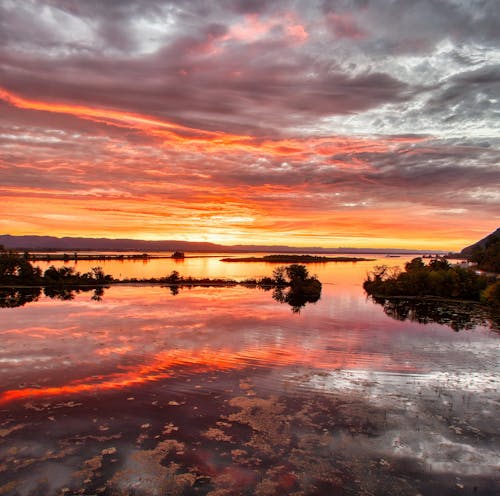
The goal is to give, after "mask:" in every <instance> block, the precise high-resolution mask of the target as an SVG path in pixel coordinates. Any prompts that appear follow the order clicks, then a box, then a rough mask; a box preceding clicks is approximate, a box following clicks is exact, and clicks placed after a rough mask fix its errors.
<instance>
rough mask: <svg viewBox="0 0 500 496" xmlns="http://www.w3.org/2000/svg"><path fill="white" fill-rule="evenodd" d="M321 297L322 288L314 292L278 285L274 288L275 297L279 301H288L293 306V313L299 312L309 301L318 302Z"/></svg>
mask: <svg viewBox="0 0 500 496" xmlns="http://www.w3.org/2000/svg"><path fill="white" fill-rule="evenodd" d="M320 298H321V290H320V291H319V292H318V291H317V292H313V293H307V292H304V291H300V290H297V289H295V288H293V287H291V288H281V287H277V288H274V290H273V299H274V300H276V301H277V302H278V303H288V304H289V305H290V306H291V307H292V312H293V313H299V312H300V310H301V308H303V307H305V306H306V304H307V303H316V302H317V301H319V299H320Z"/></svg>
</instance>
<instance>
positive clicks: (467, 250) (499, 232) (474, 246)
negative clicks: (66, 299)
mask: <svg viewBox="0 0 500 496" xmlns="http://www.w3.org/2000/svg"><path fill="white" fill-rule="evenodd" d="M495 237H496V238H499V239H500V227H499V228H497V230H496V231H494V232H492V233H490V234H488V236H485V237H484V238H483V239H480V240H479V241H476V242H475V243H474V244H472V245H470V246H466V247H465V248H464V249H463V250H462V251H461V252H460V255H463V256H464V257H468V256H470V255H471V254H472V253H473V252H474V251H475V250H476V249H478V248H480V249H484V248H486V245H487V244H488V243H489V242H490V241H492V240H493V239H494V238H495ZM0 242H1V241H0Z"/></svg>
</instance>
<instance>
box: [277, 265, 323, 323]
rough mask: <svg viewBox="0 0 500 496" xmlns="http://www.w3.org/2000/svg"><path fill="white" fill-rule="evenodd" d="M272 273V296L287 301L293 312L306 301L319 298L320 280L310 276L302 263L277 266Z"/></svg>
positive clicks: (313, 301) (297, 310) (310, 301)
mask: <svg viewBox="0 0 500 496" xmlns="http://www.w3.org/2000/svg"><path fill="white" fill-rule="evenodd" d="M273 275H274V279H273V280H272V282H273V287H274V291H273V298H274V299H275V300H276V301H278V302H279V303H288V304H289V305H290V306H291V307H292V312H294V313H298V312H300V309H301V308H302V307H303V306H305V305H306V303H315V302H317V301H318V300H319V299H320V298H321V282H320V281H319V280H318V279H317V278H316V277H310V276H309V273H308V271H307V268H306V267H305V266H304V265H299V264H292V265H289V266H288V267H277V268H276V269H275V270H274V272H273ZM285 275H286V277H285ZM287 278H288V279H287Z"/></svg>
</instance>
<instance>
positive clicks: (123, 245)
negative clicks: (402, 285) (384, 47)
mask: <svg viewBox="0 0 500 496" xmlns="http://www.w3.org/2000/svg"><path fill="white" fill-rule="evenodd" d="M0 245H3V247H4V248H6V249H9V250H21V251H24V250H29V251H136V252H159V251H162V252H163V251H167V252H168V251H184V252H205V253H217V252H218V253H220V252H223V253H249V252H267V253H269V252H271V253H278V252H279V253H391V254H400V255H404V254H413V253H415V254H424V253H429V250H406V249H399V248H394V249H392V248H344V247H339V248H321V247H302V248H296V247H292V246H286V245H231V246H227V245H220V244H216V243H208V242H194V241H180V240H162V241H147V240H140V239H111V238H78V237H64V238H57V237H55V236H11V235H9V234H3V235H0ZM432 253H445V252H442V251H434V250H433V251H432Z"/></svg>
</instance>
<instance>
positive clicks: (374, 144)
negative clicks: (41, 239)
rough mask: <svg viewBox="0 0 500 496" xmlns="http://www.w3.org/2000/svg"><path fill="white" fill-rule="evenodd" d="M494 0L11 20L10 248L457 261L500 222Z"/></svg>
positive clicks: (498, 47)
mask: <svg viewBox="0 0 500 496" xmlns="http://www.w3.org/2000/svg"><path fill="white" fill-rule="evenodd" d="M499 33H500V14H499V12H498V5H497V2H496V1H494V0H492V1H486V0H482V1H477V2H476V1H474V2H470V1H467V2H465V1H459V0H446V1H442V2H435V1H431V0H423V1H420V2H413V1H410V0H408V1H401V2H391V1H380V2H378V1H377V2H374V1H372V2H370V1H369V0H363V1H362V0H358V1H356V0H352V1H347V0H338V1H328V0H324V1H317V2H300V1H276V2H263V1H258V0H254V1H244V0H241V1H237V2H234V1H225V0H220V1H215V0H214V1H204V2H199V1H194V0H193V1H186V2H169V1H160V0H150V1H139V0H136V1H132V0H120V1H107V2H100V1H97V0H95V1H93V0H91V1H85V2H81V1H76V0H75V1H71V0H70V1H68V0H65V1H62V0H45V1H41V0H32V1H29V0H27V1H24V2H17V1H14V0H4V1H3V2H1V3H0V112H1V115H2V119H1V120H0V150H1V154H0V179H1V181H0V194H1V195H2V204H1V207H0V208H1V209H2V217H3V219H4V224H5V225H4V229H3V231H4V232H5V233H7V232H8V233H10V234H55V235H87V236H128V237H137V238H153V239H158V238H172V237H177V238H182V239H191V240H198V239H200V240H201V239H204V240H210V241H216V242H226V243H241V242H252V243H260V242H263V243H266V244H269V243H276V244H282V243H284V242H286V243H288V244H296V245H324V246H338V245H339V244H342V245H356V246H369V245H372V246H376V245H377V246H389V245H391V246H415V247H419V246H422V247H429V248H431V247H434V248H459V247H461V246H462V245H463V244H468V243H469V242H470V241H474V240H475V239H477V238H478V237H481V236H482V235H484V234H485V233H487V232H489V231H492V230H493V229H495V228H496V227H497V226H498V224H499V217H500V215H499V212H500V208H499V207H500V170H499V158H500V139H499V138H498V137H499V136H500V119H499V113H500V103H499V99H500V35H499Z"/></svg>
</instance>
